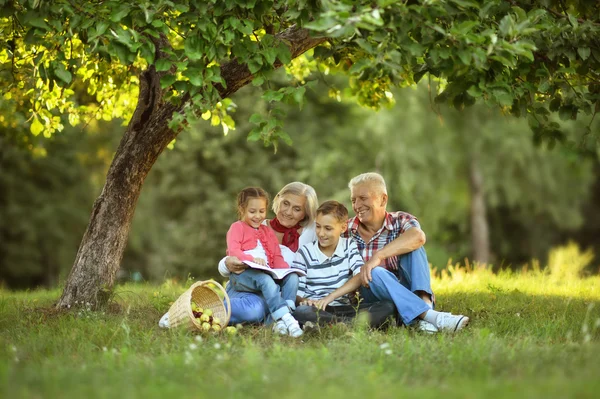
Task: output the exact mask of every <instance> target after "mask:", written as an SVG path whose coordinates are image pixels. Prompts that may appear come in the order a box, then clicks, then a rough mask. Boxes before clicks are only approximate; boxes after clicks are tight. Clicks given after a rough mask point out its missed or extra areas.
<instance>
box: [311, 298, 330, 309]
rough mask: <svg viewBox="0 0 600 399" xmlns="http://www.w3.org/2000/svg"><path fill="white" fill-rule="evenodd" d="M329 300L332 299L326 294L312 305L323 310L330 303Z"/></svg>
mask: <svg viewBox="0 0 600 399" xmlns="http://www.w3.org/2000/svg"><path fill="white" fill-rule="evenodd" d="M331 301H333V299H330V298H329V297H328V296H326V297H325V298H323V299H319V300H318V301H317V302H315V303H314V305H315V307H316V308H317V309H319V310H325V308H326V307H327V305H329V304H330V303H331Z"/></svg>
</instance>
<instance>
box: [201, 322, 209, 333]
mask: <svg viewBox="0 0 600 399" xmlns="http://www.w3.org/2000/svg"><path fill="white" fill-rule="evenodd" d="M201 328H202V329H203V330H204V331H210V323H202V326H201Z"/></svg>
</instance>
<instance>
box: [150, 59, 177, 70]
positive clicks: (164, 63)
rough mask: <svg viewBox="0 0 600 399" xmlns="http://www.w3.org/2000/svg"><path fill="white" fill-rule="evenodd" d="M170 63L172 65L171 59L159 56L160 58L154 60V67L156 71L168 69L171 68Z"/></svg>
mask: <svg viewBox="0 0 600 399" xmlns="http://www.w3.org/2000/svg"><path fill="white" fill-rule="evenodd" d="M171 65H173V63H172V62H171V60H168V59H165V58H161V59H160V60H157V61H156V64H154V67H155V68H156V71H157V72H163V71H168V70H169V69H171Z"/></svg>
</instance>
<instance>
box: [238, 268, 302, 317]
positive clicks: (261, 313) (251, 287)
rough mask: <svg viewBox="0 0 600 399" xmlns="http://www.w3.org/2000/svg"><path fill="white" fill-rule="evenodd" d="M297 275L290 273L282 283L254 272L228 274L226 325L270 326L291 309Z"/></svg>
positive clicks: (261, 273) (296, 287)
mask: <svg viewBox="0 0 600 399" xmlns="http://www.w3.org/2000/svg"><path fill="white" fill-rule="evenodd" d="M298 282H299V279H298V275H297V274H296V273H290V274H288V275H287V276H286V277H285V278H283V279H282V280H273V278H272V277H271V276H269V275H268V274H266V273H263V272H260V271H258V270H252V269H247V270H244V271H243V272H242V273H240V274H231V276H230V277H229V284H227V288H226V290H227V294H228V295H229V300H230V301H231V318H230V320H229V324H232V325H233V324H237V323H265V324H270V323H271V322H272V321H273V319H275V320H277V319H279V318H281V316H283V315H284V314H286V313H288V312H289V311H290V309H291V310H293V309H295V308H296V306H295V302H296V292H297V291H298Z"/></svg>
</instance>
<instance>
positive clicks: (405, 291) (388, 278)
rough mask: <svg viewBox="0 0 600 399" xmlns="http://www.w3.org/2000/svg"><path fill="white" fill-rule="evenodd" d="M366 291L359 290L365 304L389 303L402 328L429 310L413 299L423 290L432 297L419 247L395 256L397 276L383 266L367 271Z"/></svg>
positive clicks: (425, 259)
mask: <svg viewBox="0 0 600 399" xmlns="http://www.w3.org/2000/svg"><path fill="white" fill-rule="evenodd" d="M371 277H372V279H373V280H372V281H371V283H370V284H369V288H365V287H361V289H360V294H361V296H362V297H363V299H364V301H366V302H374V301H377V300H379V301H392V302H394V305H396V309H397V310H398V313H399V314H400V318H401V319H402V322H403V323H404V324H405V325H409V324H411V323H412V322H413V321H415V319H416V318H417V316H419V315H420V314H421V313H423V312H426V311H428V310H430V309H431V308H430V307H429V305H428V304H427V303H425V301H423V300H422V299H421V298H420V297H419V296H417V295H416V294H415V293H414V292H415V291H424V292H426V293H428V294H429V295H431V296H432V298H433V292H432V291H431V276H430V273H429V263H428V261H427V255H426V253H425V249H424V248H423V247H421V248H419V249H416V250H414V251H413V252H409V253H407V254H404V255H401V256H399V259H398V270H397V273H396V274H395V273H393V272H391V271H389V270H387V269H385V268H384V267H376V268H374V269H373V270H371Z"/></svg>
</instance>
